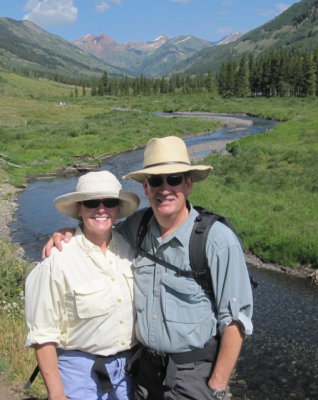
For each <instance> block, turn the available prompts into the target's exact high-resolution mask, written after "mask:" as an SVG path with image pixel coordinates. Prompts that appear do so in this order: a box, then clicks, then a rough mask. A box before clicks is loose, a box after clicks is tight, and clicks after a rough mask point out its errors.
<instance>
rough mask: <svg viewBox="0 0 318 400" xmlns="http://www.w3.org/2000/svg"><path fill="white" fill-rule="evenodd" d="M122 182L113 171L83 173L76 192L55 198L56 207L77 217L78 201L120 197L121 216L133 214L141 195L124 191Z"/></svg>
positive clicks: (66, 213)
mask: <svg viewBox="0 0 318 400" xmlns="http://www.w3.org/2000/svg"><path fill="white" fill-rule="evenodd" d="M121 188H122V187H121V184H120V183H119V181H118V180H117V178H116V177H115V175H113V174H112V173H111V172H108V171H99V172H89V173H88V174H85V175H82V176H81V177H80V178H79V180H78V183H77V186H76V192H72V193H68V194H64V195H63V196H60V197H57V198H56V199H55V200H54V205H55V207H56V208H57V209H58V210H59V211H60V212H61V213H62V214H65V215H67V216H68V217H72V218H77V219H79V217H78V212H77V205H76V204H77V203H78V202H79V201H84V200H93V199H108V198H110V199H119V200H120V203H119V218H123V217H127V215H130V214H132V213H133V212H134V211H135V210H136V209H137V208H138V206H139V197H138V196H136V195H135V194H134V193H130V192H123V191H122V190H121Z"/></svg>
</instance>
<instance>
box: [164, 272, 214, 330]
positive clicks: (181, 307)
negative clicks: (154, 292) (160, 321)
mask: <svg viewBox="0 0 318 400" xmlns="http://www.w3.org/2000/svg"><path fill="white" fill-rule="evenodd" d="M162 283H163V288H164V290H163V296H164V311H165V318H166V320H167V321H171V322H181V323H185V324H193V323H202V321H203V320H204V318H205V317H206V316H207V315H210V314H211V306H210V302H209V300H208V299H207V298H206V295H205V293H204V292H203V291H202V289H201V287H200V286H199V285H198V284H197V283H196V281H194V280H193V279H186V278H184V277H177V276H174V275H172V274H164V275H163V276H162ZM206 313H209V314H206Z"/></svg>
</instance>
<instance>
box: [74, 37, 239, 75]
mask: <svg viewBox="0 0 318 400" xmlns="http://www.w3.org/2000/svg"><path fill="white" fill-rule="evenodd" d="M236 37H237V36H231V38H232V39H231V38H230V39H228V40H235V38H236ZM222 40H224V39H222ZM73 43H74V44H75V45H76V46H78V47H79V48H80V49H82V50H83V51H85V52H86V53H89V54H92V55H94V56H95V57H98V58H100V59H102V60H103V61H105V62H106V63H109V64H111V65H113V66H114V67H116V68H121V69H122V70H125V71H126V73H128V74H130V75H134V76H139V75H141V74H143V75H146V76H148V77H157V76H162V75H165V74H166V73H167V72H169V71H170V70H171V69H173V68H174V65H175V64H177V63H178V62H180V61H182V60H185V59H186V58H188V57H191V56H192V55H194V54H196V53H197V52H198V51H200V50H202V49H205V48H207V47H210V46H213V44H212V43H210V42H208V41H207V40H204V39H200V38H198V37H196V36H193V35H183V36H177V37H174V38H169V37H168V36H166V35H161V36H159V37H158V38H156V39H155V40H153V41H151V42H128V43H126V44H121V43H117V42H116V41H115V40H113V39H112V38H110V37H109V36H107V35H105V34H100V35H86V36H83V37H82V38H79V39H77V40H75V41H74V42H73Z"/></svg>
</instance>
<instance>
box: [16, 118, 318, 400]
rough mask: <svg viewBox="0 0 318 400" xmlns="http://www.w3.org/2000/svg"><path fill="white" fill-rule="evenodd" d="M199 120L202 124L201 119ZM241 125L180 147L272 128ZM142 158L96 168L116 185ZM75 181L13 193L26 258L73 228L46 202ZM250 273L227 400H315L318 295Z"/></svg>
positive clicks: (289, 280) (275, 276) (133, 155)
mask: <svg viewBox="0 0 318 400" xmlns="http://www.w3.org/2000/svg"><path fill="white" fill-rule="evenodd" d="M169 115H171V114H169ZM189 115H190V114H189ZM197 116H200V115H198V114H196V117H197ZM202 116H204V118H207V114H206V113H204V114H202ZM211 116H215V114H214V115H211ZM222 116H223V115H222ZM228 117H231V116H228ZM232 117H234V118H237V117H239V118H242V117H241V116H232ZM244 118H246V119H249V120H252V121H253V124H252V125H249V126H244V127H239V128H237V127H228V128H222V129H220V130H218V131H217V132H213V133H211V134H205V135H202V136H197V137H192V138H187V139H185V141H186V144H187V146H188V147H189V148H191V146H195V145H197V144H201V143H208V142H210V141H217V140H228V139H235V138H237V137H242V136H246V135H250V134H255V133H259V132H262V131H265V130H267V129H271V128H272V127H273V126H274V125H275V122H273V121H266V120H263V119H258V118H250V117H244ZM206 153H207V152H206V151H205V150H204V151H203V152H202V151H200V153H199V154H194V155H193V156H194V157H197V156H198V157H202V156H204V155H206ZM142 158H143V150H136V151H133V152H128V153H125V154H120V155H118V156H115V157H113V158H111V159H109V160H108V161H107V163H105V164H104V165H103V166H102V167H101V169H103V170H109V171H111V172H112V173H114V174H115V175H116V176H117V177H119V178H120V177H121V176H123V175H125V174H126V173H127V172H129V171H132V170H137V169H140V168H141V167H142ZM77 179H78V177H67V178H58V179H50V180H36V181H34V182H32V183H31V184H30V185H29V186H28V187H27V188H26V189H25V190H24V191H23V192H22V193H21V194H20V197H19V200H18V204H19V208H18V211H17V213H16V215H15V222H14V223H12V226H11V228H12V229H14V233H13V239H14V241H15V242H17V243H19V245H20V246H21V247H23V248H24V251H25V254H26V256H27V257H29V258H30V259H32V260H34V261H38V260H40V253H41V249H42V247H43V244H44V243H45V242H46V241H47V239H48V237H49V236H50V235H51V233H52V232H54V231H56V230H58V229H59V228H61V227H65V226H73V225H74V220H73V219H71V218H68V217H66V216H63V215H62V214H59V213H58V212H57V211H56V210H55V208H54V206H53V200H54V199H55V198H56V197H57V196H60V195H62V194H64V193H67V192H71V191H73V190H75V186H76V182H77ZM122 184H123V189H124V190H128V191H133V192H135V193H137V194H138V195H139V196H140V198H141V207H143V206H146V205H147V201H146V199H145V197H144V195H143V193H142V188H141V185H138V184H136V182H134V181H131V180H124V181H123V182H122ZM194 190H195V187H194ZM250 268H251V270H252V273H253V275H254V276H255V278H256V279H257V280H258V281H259V282H260V286H259V287H258V288H257V289H256V290H255V292H254V297H255V311H254V319H253V321H254V334H253V335H252V337H251V338H249V339H248V340H247V341H246V344H245V346H244V350H243V352H242V355H241V358H240V361H239V363H238V367H237V375H236V377H235V382H236V383H235V384H233V385H232V395H233V397H232V399H233V400H245V399H249V400H276V399H277V400H278V399H279V400H289V399H291V400H314V399H315V400H317V399H318V338H317V332H318V314H317V309H318V288H317V287H313V286H311V284H310V283H309V282H308V281H306V280H303V279H299V278H294V277H289V276H285V275H283V274H280V273H277V272H273V271H268V270H262V269H257V268H255V267H252V266H250Z"/></svg>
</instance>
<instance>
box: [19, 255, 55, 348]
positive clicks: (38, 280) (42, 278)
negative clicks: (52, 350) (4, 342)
mask: <svg viewBox="0 0 318 400" xmlns="http://www.w3.org/2000/svg"><path fill="white" fill-rule="evenodd" d="M51 272H52V270H51V265H50V260H49V259H47V260H45V261H44V262H42V263H40V264H38V265H37V266H36V267H35V268H34V269H33V270H32V271H31V272H30V274H29V275H28V277H27V279H26V283H25V319H26V324H27V329H28V332H27V336H26V341H25V346H26V347H32V346H34V345H37V344H43V343H49V342H53V343H56V344H57V345H59V343H60V336H61V332H60V320H61V315H62V313H61V296H60V289H59V283H58V282H57V279H56V277H53V276H52V273H51Z"/></svg>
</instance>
